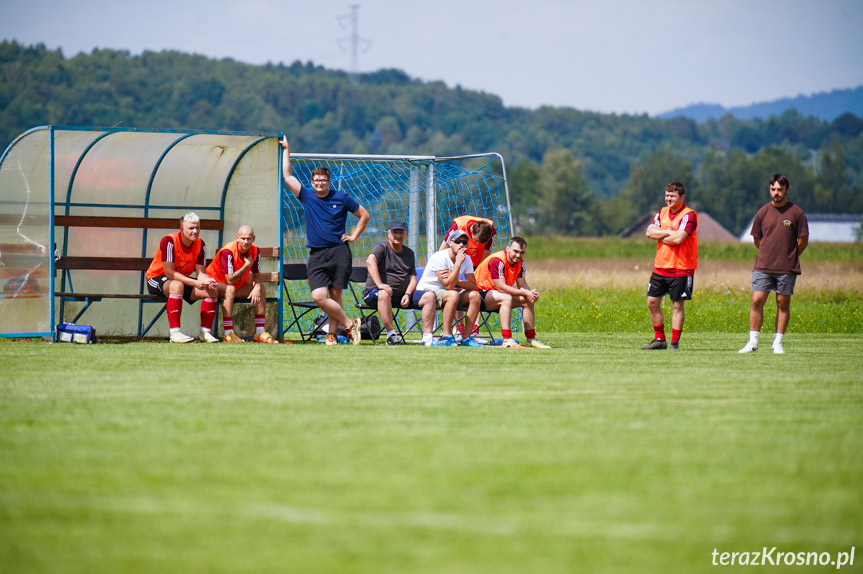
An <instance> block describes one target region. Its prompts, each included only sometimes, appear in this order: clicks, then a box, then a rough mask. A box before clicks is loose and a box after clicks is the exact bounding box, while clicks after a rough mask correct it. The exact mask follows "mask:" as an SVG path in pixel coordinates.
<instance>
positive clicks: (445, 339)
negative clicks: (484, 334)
mask: <svg viewBox="0 0 863 574" xmlns="http://www.w3.org/2000/svg"><path fill="white" fill-rule="evenodd" d="M467 241H468V240H467V233H465V232H464V231H462V230H461V229H456V230H455V231H450V233H449V235H448V236H447V240H446V243H447V248H446V249H441V250H440V251H437V252H435V253H434V254H432V256H431V257H430V258H429V260H428V263H426V268H425V271H423V276H422V279H420V282H419V285H417V289H420V290H422V291H431V292H432V293H433V294H434V296H435V301H436V304H437V307H438V308H443V326H442V329H443V334H442V335H441V338H440V340H438V341H437V342H435V343H432V340H431V333H429V334H428V336H426V334H423V345H425V346H435V347H455V346H458V343H456V342H455V339H453V336H452V324H453V320H454V319H455V312H456V309H458V308H459V307H461V306H463V305H465V303H467V313H466V315H467V319H468V321H470V323H469V324H470V325H473V324H474V323H476V318H477V315H479V306H480V298H479V293H477V291H476V280H475V279H474V276H473V263H471V261H470V257H468V256H467V255H466V253H465V247H467ZM461 275H464V280H461V279H459V277H460V276H461ZM461 344H462V346H465V347H482V346H483V345H482V344H481V343H477V342H476V341H474V340H473V338H472V337H468V338H467V339H464V340H463V341H462V343H461Z"/></svg>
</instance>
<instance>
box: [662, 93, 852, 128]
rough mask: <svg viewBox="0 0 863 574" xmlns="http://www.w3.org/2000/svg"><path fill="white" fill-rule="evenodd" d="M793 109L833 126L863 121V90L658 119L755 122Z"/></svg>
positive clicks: (699, 108) (694, 108)
mask: <svg viewBox="0 0 863 574" xmlns="http://www.w3.org/2000/svg"><path fill="white" fill-rule="evenodd" d="M792 108H793V109H796V110H797V112H798V113H799V114H800V115H801V116H814V117H816V118H818V119H821V120H825V121H828V122H832V121H833V120H835V119H836V118H838V117H839V116H841V115H842V114H844V113H847V112H850V113H852V114H854V115H856V116H857V117H863V86H858V87H856V88H849V89H845V90H833V91H831V92H821V93H818V94H813V95H811V96H797V97H796V98H782V99H781V100H774V101H772V102H762V103H758V104H752V105H749V106H737V107H733V108H725V107H723V106H720V105H718V104H706V103H700V104H693V105H691V106H686V107H683V108H677V109H674V110H671V111H670V112H665V113H663V114H659V115H658V116H656V117H658V118H660V119H670V118H674V117H678V116H682V117H685V118H690V119H693V120H695V121H697V122H699V123H701V122H705V121H707V120H708V119H710V118H715V119H719V118H721V117H722V116H724V115H726V114H731V115H732V116H734V117H735V118H737V119H739V120H752V119H755V118H761V119H766V118H768V117H770V116H780V115H782V113H783V112H785V111H787V110H790V109H792Z"/></svg>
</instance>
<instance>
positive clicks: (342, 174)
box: [0, 126, 512, 337]
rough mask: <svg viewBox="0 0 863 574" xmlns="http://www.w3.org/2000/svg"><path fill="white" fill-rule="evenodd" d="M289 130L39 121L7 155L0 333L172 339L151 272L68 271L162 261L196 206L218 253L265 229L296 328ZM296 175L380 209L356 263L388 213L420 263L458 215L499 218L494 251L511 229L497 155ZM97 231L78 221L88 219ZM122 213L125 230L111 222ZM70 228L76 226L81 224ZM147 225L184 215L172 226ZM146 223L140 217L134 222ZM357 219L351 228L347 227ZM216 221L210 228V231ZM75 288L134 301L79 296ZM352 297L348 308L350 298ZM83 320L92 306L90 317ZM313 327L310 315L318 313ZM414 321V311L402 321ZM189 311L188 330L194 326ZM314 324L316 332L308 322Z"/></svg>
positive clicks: (305, 165)
mask: <svg viewBox="0 0 863 574" xmlns="http://www.w3.org/2000/svg"><path fill="white" fill-rule="evenodd" d="M281 137H282V134H277V133H262V132H261V133H259V132H256V133H248V132H219V131H200V130H161V129H143V128H122V127H112V128H97V127H68V126H41V127H37V128H33V129H31V130H28V131H27V132H25V133H23V134H21V135H20V136H19V137H18V138H16V139H15V141H13V142H12V143H11V144H10V145H9V146H8V147H7V148H6V150H5V151H4V153H3V155H2V156H0V337H36V336H45V337H47V336H53V335H54V334H55V331H56V327H57V324H58V323H61V322H65V321H69V320H71V319H72V317H75V318H77V317H81V319H80V321H79V322H80V323H86V324H89V325H93V326H94V327H96V329H97V332H98V333H99V334H100V335H102V334H104V335H137V336H139V337H141V336H144V335H147V334H149V335H153V336H156V335H166V334H167V322H166V321H165V320H162V321H159V317H160V315H161V313H162V312H163V309H164V305H161V304H159V305H154V304H148V303H153V302H154V301H147V300H145V299H143V298H138V299H136V298H135V297H136V296H143V295H144V294H146V293H147V289H146V284H145V278H144V271H143V270H128V269H122V270H120V269H115V270H109V269H74V271H72V270H70V269H69V267H70V266H69V265H65V264H64V263H67V262H69V261H74V260H75V258H79V259H88V258H89V259H93V258H102V259H105V258H117V259H121V260H128V259H132V258H138V259H141V258H152V256H153V254H154V253H155V251H156V249H157V247H158V243H159V241H160V239H161V237H162V236H164V235H165V234H167V233H170V232H173V231H176V230H177V229H178V227H179V218H180V217H181V216H182V215H183V214H184V213H186V212H188V211H195V212H196V213H198V215H200V217H201V219H202V222H209V223H211V224H212V225H203V226H202V233H201V237H202V239H203V240H204V241H205V243H206V244H207V249H208V253H209V255H210V256H212V255H213V254H214V253H215V250H216V249H218V247H220V246H221V245H223V244H224V243H225V242H227V241H230V240H232V239H233V237H234V233H235V230H236V229H237V228H238V227H239V226H240V225H242V224H249V225H252V226H253V227H254V228H255V233H256V236H257V239H256V244H257V245H258V246H259V247H272V248H278V250H279V251H278V253H279V256H278V258H276V259H275V260H273V261H270V262H269V263H267V264H265V265H269V267H268V268H265V269H262V271H265V272H268V273H269V274H274V275H275V276H276V277H277V279H276V280H277V281H278V284H279V285H280V286H281V288H272V287H271V288H270V289H268V296H269V297H271V298H272V299H274V301H275V304H276V306H277V311H276V312H277V320H278V321H279V331H281V330H282V328H283V327H285V326H287V325H289V324H290V323H291V321H290V319H289V310H288V309H287V308H286V306H285V304H284V298H285V297H284V296H285V295H286V294H290V298H291V299H293V300H301V299H304V298H307V297H308V285H307V284H306V283H305V282H288V281H283V280H281V278H283V277H284V274H283V273H282V269H283V265H284V264H286V263H297V262H302V263H304V262H305V260H306V257H307V250H306V249H305V221H304V217H303V211H302V207H301V206H300V204H299V202H298V201H296V198H294V197H293V194H292V193H291V192H290V191H289V190H288V189H287V188H286V187H284V186H283V185H282V180H281V167H282V166H281V157H282V154H281V148H280V146H279V145H278V140H279V139H280V138H281ZM291 158H292V162H291V163H292V167H293V172H294V175H296V176H297V177H298V178H299V179H300V181H301V182H302V183H303V184H304V185H306V186H309V184H310V176H311V170H312V169H313V168H314V167H315V166H318V165H325V166H327V167H329V168H330V172H331V178H332V186H333V188H335V189H340V190H343V191H346V192H347V193H349V194H350V195H352V196H353V197H354V198H355V199H357V201H358V202H359V203H360V204H361V205H363V206H364V207H365V208H366V209H368V210H369V212H370V213H371V214H372V219H371V221H370V223H369V225H368V227H367V228H366V231H365V233H364V234H363V236H362V238H361V240H360V241H359V242H357V243H356V244H353V245H352V246H351V247H352V250H353V256H354V265H364V262H365V259H366V257H367V256H368V254H369V253H370V252H371V249H372V247H373V246H374V244H375V243H377V242H378V241H381V240H383V239H385V238H386V229H387V225H388V222H389V221H390V220H391V219H402V220H404V221H406V222H407V223H408V228H409V233H408V242H407V243H408V245H409V246H411V247H412V248H413V249H414V251H415V252H416V254H417V263H418V265H419V266H422V265H424V264H425V261H426V260H427V259H428V257H429V256H430V255H431V254H432V253H433V252H434V251H435V250H437V247H438V246H439V244H440V240H441V236H442V235H443V233H444V231H445V230H446V229H447V228H448V227H449V225H450V223H451V222H452V219H454V218H455V217H457V216H460V215H465V214H470V215H475V216H478V217H483V218H487V219H491V220H492V221H493V222H494V225H495V227H496V228H497V229H498V235H497V237H496V242H495V249H498V248H502V247H503V245H504V243H505V241H506V239H507V238H508V237H509V235H510V230H511V228H512V222H511V216H510V203H509V194H508V190H507V187H506V169H505V166H504V162H503V158H502V157H501V156H500V155H499V154H495V153H490V154H477V155H467V156H456V157H443V158H439V157H432V156H373V155H332V154H330V155H327V154H303V153H292V154H291ZM84 218H86V219H88V220H90V221H100V223H92V224H86V223H85V224H84V225H80V221H81V220H82V219H84ZM110 218H113V219H115V220H116V221H117V222H118V223H117V225H116V226H114V224H113V223H110V224H106V223H105V221H106V220H108V219H110ZM72 220H75V221H78V222H79V223H77V224H70V222H71V221H72ZM142 220H147V221H148V222H150V223H151V222H152V220H164V221H170V220H175V221H176V222H177V225H176V226H174V225H170V226H169V227H168V228H164V227H163V228H159V227H154V226H153V225H151V224H150V223H148V224H147V225H141V224H140V222H141V221H142ZM136 222H139V223H137V224H136ZM348 225H352V222H351V221H350V219H349V221H348ZM208 227H209V228H208ZM70 291H74V292H77V293H82V292H91V291H95V292H100V293H113V294H128V295H129V296H130V297H129V298H126V299H124V298H104V299H98V302H96V304H93V305H92V306H91V301H89V300H88V301H80V300H74V299H72V298H67V297H62V296H58V295H57V294H58V293H68V292H70ZM346 303H348V302H347V301H346ZM82 312H85V313H86V314H84V315H83V316H82V315H81V313H82ZM308 321H309V322H310V321H312V317H309V319H308ZM405 321H406V322H407V324H406V327H410V323H412V322H413V321H412V317H411V315H410V314H405ZM197 322H198V316H197V313H194V312H189V311H188V310H187V311H185V312H184V313H183V325H182V327H183V329H184V330H188V331H187V332H193V331H194V329H196V328H197V326H198V325H197ZM304 326H305V327H306V328H308V326H309V325H308V324H306V325H304Z"/></svg>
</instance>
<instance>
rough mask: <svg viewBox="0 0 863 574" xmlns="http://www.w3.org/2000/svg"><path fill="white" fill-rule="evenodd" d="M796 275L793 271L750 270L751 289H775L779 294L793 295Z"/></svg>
mask: <svg viewBox="0 0 863 574" xmlns="http://www.w3.org/2000/svg"><path fill="white" fill-rule="evenodd" d="M795 283H797V275H794V274H793V273H765V272H763V271H753V272H752V290H753V291H776V293H778V294H779V295H793V294H794V284H795Z"/></svg>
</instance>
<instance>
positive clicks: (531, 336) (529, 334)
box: [524, 329, 536, 339]
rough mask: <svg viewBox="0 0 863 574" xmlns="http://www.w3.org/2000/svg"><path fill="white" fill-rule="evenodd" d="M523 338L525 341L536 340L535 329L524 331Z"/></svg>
mask: <svg viewBox="0 0 863 574" xmlns="http://www.w3.org/2000/svg"><path fill="white" fill-rule="evenodd" d="M524 336H525V338H527V339H536V330H535V329H525V330H524Z"/></svg>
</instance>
